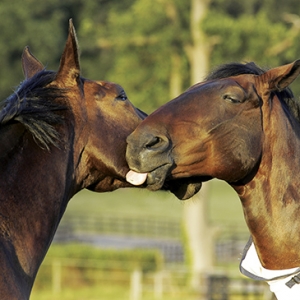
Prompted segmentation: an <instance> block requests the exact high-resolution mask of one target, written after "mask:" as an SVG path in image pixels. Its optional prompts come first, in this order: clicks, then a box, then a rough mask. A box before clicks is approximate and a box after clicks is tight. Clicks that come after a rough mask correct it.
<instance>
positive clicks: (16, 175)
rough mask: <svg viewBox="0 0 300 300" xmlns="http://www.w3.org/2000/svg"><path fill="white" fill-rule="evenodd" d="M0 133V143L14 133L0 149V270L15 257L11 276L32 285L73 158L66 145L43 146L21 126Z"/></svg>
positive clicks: (69, 187) (69, 191) (68, 189)
mask: <svg viewBox="0 0 300 300" xmlns="http://www.w3.org/2000/svg"><path fill="white" fill-rule="evenodd" d="M0 137H1V141H0V145H4V144H5V142H6V141H4V139H5V140H7V139H6V138H7V137H10V139H12V137H15V138H14V139H13V141H9V140H8V141H9V142H8V145H7V146H5V147H2V148H0V177H1V181H0V191H1V193H0V269H3V267H4V265H3V264H4V263H5V261H7V260H9V261H13V262H14V263H12V265H11V266H10V269H11V270H10V271H9V272H11V277H18V276H21V277H22V278H21V279H20V281H22V280H23V281H24V282H26V284H27V285H29V286H30V285H32V284H33V281H34V278H35V276H36V273H37V270H38V268H39V266H40V264H41V261H42V260H43V258H44V256H45V254H46V251H47V249H48V247H49V245H50V243H51V241H52V239H53V236H54V234H55V231H56V228H57V226H58V224H59V221H60V219H61V217H62V215H63V212H64V210H65V208H66V205H67V202H68V200H69V199H70V198H71V196H72V195H73V193H74V192H73V191H74V189H75V188H74V186H73V182H72V179H71V178H72V177H73V176H72V172H73V167H72V159H71V158H70V157H69V156H70V155H69V152H70V151H69V149H68V151H66V150H60V149H58V148H55V147H52V148H51V150H50V151H47V150H43V149H41V148H40V147H39V146H38V145H37V144H36V143H35V141H34V140H33V139H32V137H31V135H30V134H29V133H28V132H27V131H26V130H25V129H24V128H23V127H22V125H13V126H5V128H4V127H2V128H1V132H0ZM1 262H2V263H1ZM1 264H2V267H1ZM7 272H8V271H7ZM20 274H21V275H20ZM22 274H23V275H22ZM7 277H10V276H9V275H8V276H7ZM2 285H3V282H2V280H1V279H0V290H2V289H3V286H2ZM30 288H31V287H30ZM30 288H29V290H30Z"/></svg>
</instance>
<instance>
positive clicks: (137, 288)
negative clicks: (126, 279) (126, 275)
mask: <svg viewBox="0 0 300 300" xmlns="http://www.w3.org/2000/svg"><path fill="white" fill-rule="evenodd" d="M141 299H142V272H141V271H140V270H138V269H136V270H134V271H133V272H132V273H131V278H130V300H141Z"/></svg>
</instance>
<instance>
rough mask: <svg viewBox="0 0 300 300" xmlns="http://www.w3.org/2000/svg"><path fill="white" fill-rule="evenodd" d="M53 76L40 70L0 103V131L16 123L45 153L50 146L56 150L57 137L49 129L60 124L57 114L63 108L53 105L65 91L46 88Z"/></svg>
mask: <svg viewBox="0 0 300 300" xmlns="http://www.w3.org/2000/svg"><path fill="white" fill-rule="evenodd" d="M55 75H56V73H55V72H53V71H46V70H43V71H41V72H38V73H37V74H35V75H34V76H33V77H32V78H30V79H27V80H24V81H23V82H22V83H21V84H20V85H19V87H18V88H17V89H16V91H15V92H14V93H13V94H12V95H10V96H9V97H8V98H6V99H5V100H4V101H2V102H1V103H0V127H1V126H3V125H5V124H9V123H11V122H15V121H17V122H20V123H22V124H23V125H24V126H25V127H26V128H27V129H28V130H29V131H30V132H31V134H32V135H33V137H34V139H35V140H36V142H37V143H38V144H39V145H40V146H41V147H42V148H46V149H49V145H51V144H52V145H55V146H58V141H59V133H58V132H57V130H56V129H55V128H54V126H53V125H54V124H58V123H61V122H62V120H63V117H62V116H61V115H60V114H58V111H61V110H63V109H66V107H65V106H63V105H62V104H61V101H57V99H60V98H61V99H62V98H64V93H65V91H64V90H62V89H58V88H57V87H54V86H49V84H50V83H51V82H52V81H54V79H55Z"/></svg>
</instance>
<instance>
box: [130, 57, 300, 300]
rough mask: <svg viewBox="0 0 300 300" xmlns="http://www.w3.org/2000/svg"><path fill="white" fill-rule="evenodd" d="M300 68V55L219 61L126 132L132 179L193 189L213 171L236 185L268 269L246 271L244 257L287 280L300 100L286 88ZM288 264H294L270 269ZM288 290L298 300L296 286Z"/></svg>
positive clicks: (295, 209) (297, 193) (293, 245)
mask: <svg viewBox="0 0 300 300" xmlns="http://www.w3.org/2000/svg"><path fill="white" fill-rule="evenodd" d="M299 73H300V60H298V61H295V62H294V63H291V64H288V65H284V66H281V67H278V68H274V69H270V70H268V71H263V70H261V69H259V68H258V67H256V66H255V65H254V64H253V63H250V64H245V65H244V64H237V63H234V64H228V65H224V66H221V67H220V68H219V69H217V70H216V71H215V72H214V73H212V74H211V75H210V76H209V77H208V78H207V80H206V81H204V82H202V83H199V84H196V85H194V86H192V87H191V88H189V89H188V90H187V91H186V92H184V93H183V94H181V95H180V96H178V97H177V98H175V99H173V100H172V101H170V102H169V103H167V104H165V105H164V106H162V107H160V108H159V109H158V110H157V111H155V112H154V113H152V114H151V115H150V116H149V117H148V118H146V119H145V120H144V121H143V122H142V123H141V124H140V125H139V126H138V127H137V129H136V130H135V131H134V132H133V133H132V134H131V135H130V136H129V137H128V139H127V142H128V148H127V161H128V163H129V166H130V168H131V169H132V171H131V172H130V173H129V175H130V176H128V177H129V179H128V180H131V182H133V183H134V184H141V183H142V182H143V181H145V180H146V181H147V184H148V185H149V187H150V188H151V187H152V190H157V189H159V188H160V187H161V186H162V184H163V183H164V182H168V181H171V180H173V179H178V178H180V179H184V180H186V184H187V185H191V186H193V187H194V188H193V189H192V190H190V191H191V192H190V193H189V194H188V196H192V195H193V192H197V190H198V189H199V188H200V187H201V183H202V182H203V181H207V180H209V179H212V178H218V179H221V180H224V181H226V182H228V183H229V184H230V185H231V186H232V187H233V188H234V190H235V191H236V192H237V194H238V195H239V197H240V199H241V203H242V206H243V210H244V215H245V219H246V222H247V225H248V227H249V230H250V232H251V236H252V239H253V244H254V245H253V244H251V245H252V246H251V253H252V254H253V256H255V257H254V258H253V259H254V260H255V259H256V263H259V264H260V266H259V267H258V268H259V270H260V271H261V270H263V271H264V272H261V273H260V271H257V270H254V269H253V270H249V265H251V262H250V260H251V259H250V258H249V259H248V258H247V256H246V258H247V259H248V265H247V266H246V265H244V266H243V265H242V270H243V272H244V273H246V274H247V275H250V273H252V274H255V276H256V278H258V277H259V278H260V279H262V278H265V279H266V280H271V279H272V278H273V277H280V278H283V279H284V280H285V282H287V281H288V280H290V279H291V278H292V277H293V275H292V276H290V277H289V278H288V276H289V275H291V274H295V273H296V274H297V272H300V270H299V269H298V268H299V267H300V221H299V218H300V180H299V178H298V175H297V174H299V171H300V104H299V101H297V100H296V99H294V98H293V95H292V93H291V91H290V90H289V89H288V88H287V87H288V86H289V84H290V83H291V82H292V81H293V80H294V79H295V78H296V77H297V76H298V75H299ZM135 172H139V174H137V173H135ZM146 177H147V179H146ZM185 198H186V197H185ZM254 246H255V247H254ZM252 254H251V255H252ZM249 255H250V254H249ZM292 268H296V269H292ZM250 269H251V266H250ZM285 269H292V270H288V271H286V272H282V271H275V273H274V274H275V276H271V275H270V274H271V273H272V271H271V270H285ZM268 271H270V274H267V275H266V273H268ZM261 275H263V276H261ZM271 277H272V278H271ZM297 280H298V281H299V279H298V278H297V277H294V278H293V279H292V281H291V282H290V285H293V283H294V282H295V281H297ZM272 282H275V281H272ZM291 283H292V284H291ZM270 284H271V283H270ZM297 289H298V291H297ZM273 290H274V291H275V290H276V288H275V287H273ZM291 290H293V291H296V292H297V296H296V298H295V299H300V290H299V285H296V287H293V288H292V289H291ZM283 293H284V294H285V297H286V298H284V299H294V298H292V296H290V295H289V294H288V292H286V291H285V292H283ZM277 295H278V297H280V294H279V292H278V293H277ZM289 297H290V298H289Z"/></svg>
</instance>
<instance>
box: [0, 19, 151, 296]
mask: <svg viewBox="0 0 300 300" xmlns="http://www.w3.org/2000/svg"><path fill="white" fill-rule="evenodd" d="M22 65H23V71H24V74H25V80H24V81H23V82H22V83H21V84H20V86H19V87H18V88H17V89H16V91H15V92H14V93H13V94H12V95H11V96H9V97H8V98H7V99H5V100H4V101H2V102H1V103H0V178H1V180H0V270H1V274H0V299H1V300H14V299H17V300H22V299H29V296H30V292H31V289H32V286H33V283H34V279H35V277H36V274H37V271H38V268H39V266H40V264H41V262H42V260H43V258H44V256H45V254H46V252H47V250H48V248H49V246H50V243H51V241H52V239H53V236H54V234H55V231H56V229H57V226H58V224H59V222H60V219H61V217H62V215H63V213H64V211H65V209H66V206H67V204H68V201H69V200H70V198H71V197H72V196H73V195H74V194H75V193H77V192H78V191H80V190H81V189H83V188H87V189H90V190H92V191H96V192H107V191H112V190H115V189H118V188H120V187H130V186H132V185H131V184H129V183H128V182H126V178H125V175H126V173H127V172H128V170H129V168H128V165H127V162H126V160H125V151H126V137H127V136H128V135H129V134H130V133H131V132H132V131H133V130H134V128H135V127H136V126H137V125H138V124H139V122H140V121H141V120H142V119H143V118H144V117H145V116H146V115H145V114H144V113H143V112H142V111H140V110H138V109H137V108H135V107H134V106H133V105H132V104H131V103H130V102H129V100H128V99H127V96H126V94H125V92H124V90H123V88H122V87H121V86H119V85H117V84H114V83H111V82H106V81H92V80H88V79H85V78H83V77H81V76H80V64H79V54H78V45H77V39H76V34H75V29H74V27H73V24H72V20H70V23H69V34H68V38H67V41H66V45H65V48H64V51H63V54H62V56H61V60H60V65H59V70H58V72H54V71H47V70H46V69H45V68H44V66H43V65H42V63H41V62H39V61H38V60H37V59H36V58H35V57H34V56H33V55H32V54H31V53H30V51H29V49H28V48H25V50H24V52H23V55H22Z"/></svg>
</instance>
